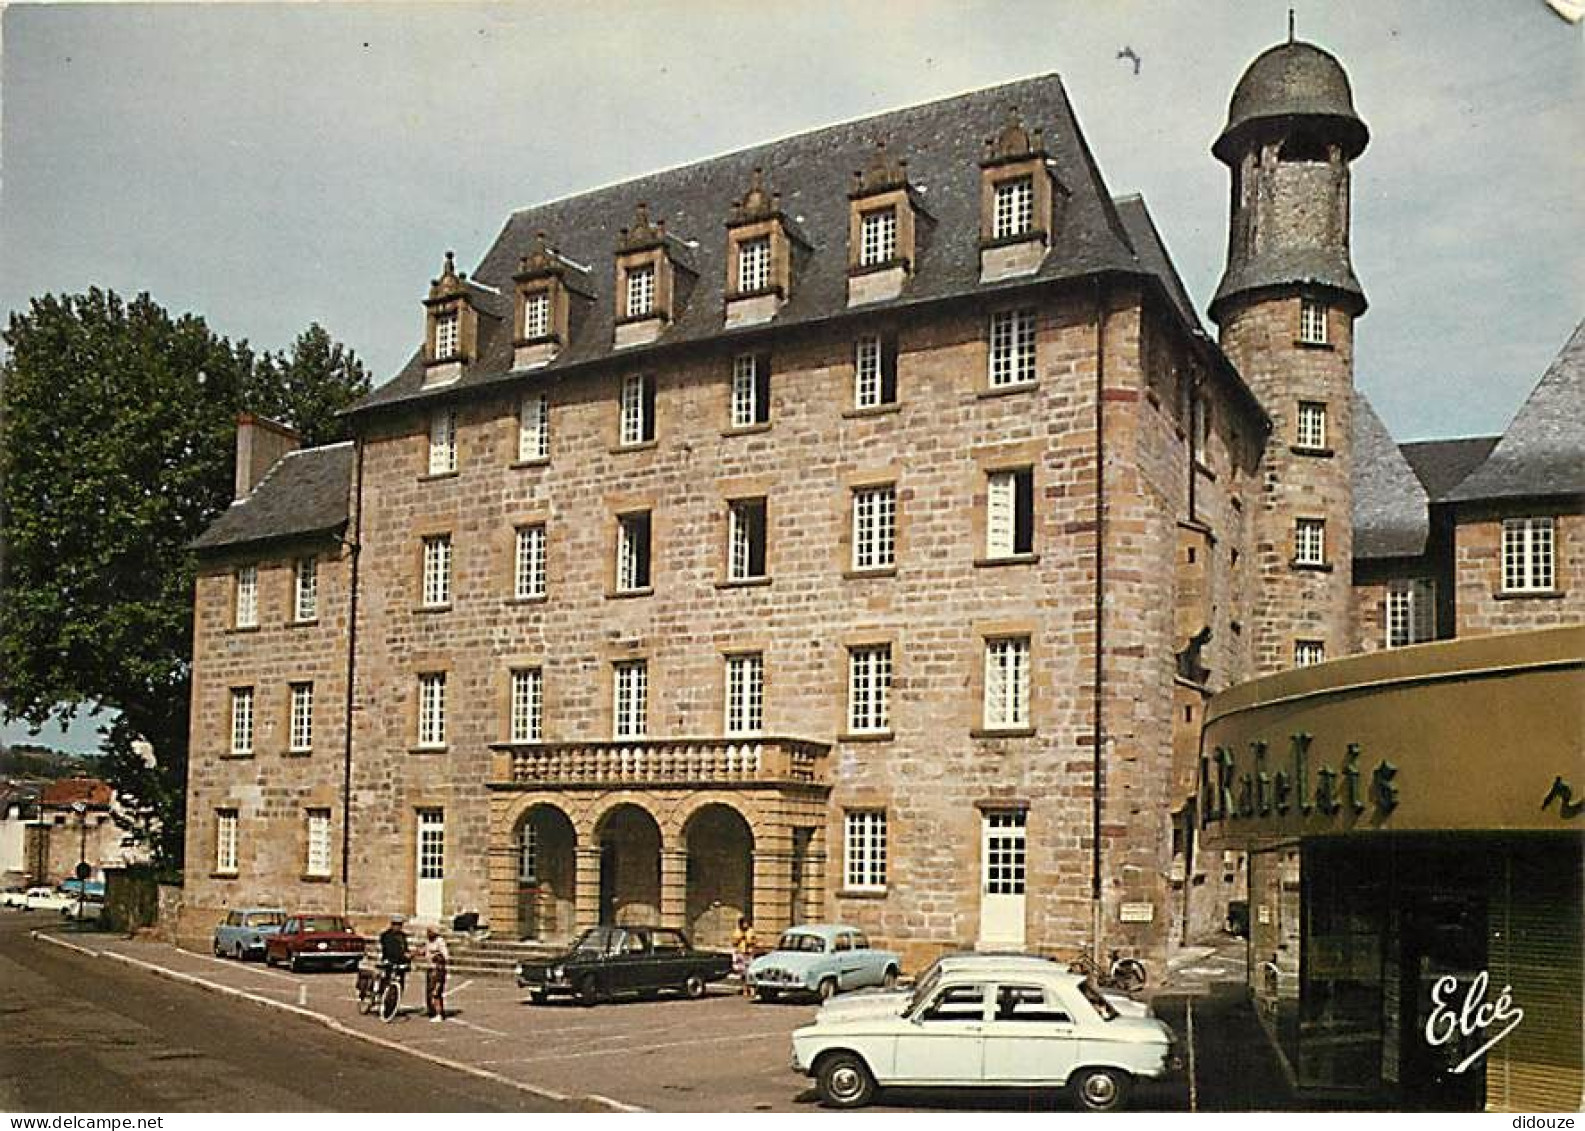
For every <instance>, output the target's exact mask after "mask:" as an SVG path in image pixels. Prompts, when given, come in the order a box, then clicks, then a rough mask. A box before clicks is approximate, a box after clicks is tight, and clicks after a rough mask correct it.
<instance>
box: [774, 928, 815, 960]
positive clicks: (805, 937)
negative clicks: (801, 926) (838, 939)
mask: <svg viewBox="0 0 1585 1131" xmlns="http://www.w3.org/2000/svg"><path fill="white" fill-rule="evenodd" d="M825 948H826V941H825V939H823V938H821V937H820V936H819V935H811V934H809V933H807V932H805V931H788V932H787V933H786V934H784V935H783V936H782V937H781V938H780V939H778V940H776V949H777V950H803V951H809V952H810V953H812V954H820V953H823V952H824V951H825Z"/></svg>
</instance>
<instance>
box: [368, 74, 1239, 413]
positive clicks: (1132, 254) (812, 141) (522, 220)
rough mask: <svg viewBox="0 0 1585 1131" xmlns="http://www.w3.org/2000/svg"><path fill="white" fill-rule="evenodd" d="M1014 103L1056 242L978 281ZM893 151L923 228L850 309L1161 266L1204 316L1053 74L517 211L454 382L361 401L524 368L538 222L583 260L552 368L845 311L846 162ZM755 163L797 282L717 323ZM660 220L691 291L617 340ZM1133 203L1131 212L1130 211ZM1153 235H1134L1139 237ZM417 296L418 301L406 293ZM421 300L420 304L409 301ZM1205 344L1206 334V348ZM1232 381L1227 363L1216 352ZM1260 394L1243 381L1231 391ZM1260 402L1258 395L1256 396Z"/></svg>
mask: <svg viewBox="0 0 1585 1131" xmlns="http://www.w3.org/2000/svg"><path fill="white" fill-rule="evenodd" d="M1011 107H1016V108H1017V112H1018V116H1019V118H1020V119H1021V121H1022V122H1023V124H1024V125H1025V126H1026V127H1027V128H1029V129H1031V130H1034V129H1040V130H1043V131H1044V144H1045V149H1046V151H1047V153H1048V167H1049V168H1050V169H1051V171H1052V172H1053V174H1054V175H1055V176H1056V178H1057V179H1058V181H1060V183H1061V184H1062V186H1063V188H1064V189H1065V190H1066V194H1067V195H1066V197H1065V203H1064V204H1062V205H1061V206H1060V207H1061V213H1060V220H1059V221H1058V224H1057V227H1056V230H1055V231H1054V232H1053V234H1052V239H1051V250H1050V252H1049V253H1048V254H1047V255H1046V258H1045V260H1044V262H1043V264H1042V265H1041V267H1040V269H1039V270H1038V271H1037V272H1036V273H1035V274H1033V275H1029V276H1023V277H1020V278H1016V279H1009V280H1007V281H1006V282H1004V283H1000V284H996V283H993V284H983V285H982V284H981V283H980V281H979V267H980V184H981V169H980V161H981V159H982V158H983V157H984V156H985V141H986V139H988V138H989V137H991V136H992V135H993V134H995V133H997V132H998V131H999V130H1000V129H1001V128H1002V127H1003V126H1004V125H1005V124H1006V123H1007V120H1008V114H1009V109H1010V108H1011ZM882 141H884V142H885V143H886V147H887V152H888V153H889V155H890V156H892V157H893V158H898V159H902V160H906V161H907V162H908V167H907V173H908V180H909V182H910V184H911V185H912V186H913V187H914V188H915V189H916V190H917V196H916V200H917V201H918V203H919V205H920V206H921V207H922V208H923V210H924V211H925V212H926V213H927V214H928V216H929V219H928V220H927V221H926V222H924V223H922V224H921V225H920V228H919V235H918V240H917V243H918V247H917V249H916V256H915V261H914V271H913V273H912V275H911V277H910V278H909V281H908V283H907V285H906V286H905V288H904V290H903V294H902V295H901V297H899V298H897V299H894V300H890V301H882V302H876V303H868V304H865V305H863V306H862V307H858V308H855V310H854V313H855V314H863V313H868V312H871V311H895V310H898V309H902V308H907V307H909V306H912V305H915V304H919V303H925V302H931V301H935V300H940V299H946V298H956V297H968V296H972V295H979V294H988V293H995V292H996V291H997V290H999V289H1003V288H1009V287H1018V286H1022V285H1026V284H1028V283H1030V282H1032V281H1034V282H1040V281H1051V280H1060V279H1078V278H1083V277H1087V276H1093V275H1096V274H1098V273H1126V274H1129V275H1133V276H1137V277H1142V278H1147V279H1155V280H1157V281H1158V282H1159V283H1160V284H1161V285H1162V286H1163V288H1164V289H1165V293H1166V295H1167V297H1168V301H1169V302H1171V303H1172V304H1173V305H1174V306H1175V307H1176V308H1177V309H1178V310H1179V312H1180V313H1182V314H1184V315H1185V316H1186V317H1187V319H1188V322H1189V325H1190V327H1191V330H1192V329H1197V328H1198V322H1197V320H1196V319H1195V318H1194V316H1193V307H1192V304H1190V303H1189V301H1188V298H1187V295H1186V294H1185V293H1184V291H1183V288H1182V284H1181V283H1180V282H1178V281H1177V278H1176V273H1175V272H1173V271H1172V269H1171V265H1170V263H1168V262H1167V259H1166V254H1165V252H1164V251H1163V250H1161V248H1160V241H1159V237H1158V236H1156V235H1155V232H1154V226H1153V225H1152V224H1150V222H1149V218H1148V216H1146V215H1144V209H1143V202H1142V201H1141V202H1138V203H1134V202H1133V201H1131V200H1130V201H1125V202H1121V214H1120V210H1119V205H1118V204H1114V202H1113V200H1112V198H1111V196H1110V194H1109V193H1108V191H1107V189H1106V186H1105V184H1104V182H1103V181H1102V178H1101V174H1100V171H1099V169H1098V168H1097V167H1096V164H1095V161H1094V158H1093V157H1092V156H1091V154H1090V152H1089V149H1088V147H1087V145H1086V144H1085V141H1084V138H1083V135H1082V134H1081V132H1080V129H1079V125H1078V121H1077V119H1076V118H1075V116H1074V113H1073V109H1072V107H1071V105H1070V104H1069V102H1068V97H1067V93H1066V92H1065V90H1064V89H1063V86H1062V82H1061V80H1060V79H1059V78H1058V77H1057V76H1056V75H1043V76H1039V77H1036V78H1031V79H1025V80H1021V81H1019V82H1014V83H1010V84H1007V85H1004V86H999V87H992V88H989V89H986V90H979V91H974V92H971V93H968V94H963V95H958V96H956V97H952V98H947V99H943V100H941V101H938V102H931V103H926V104H924V105H921V106H914V107H909V108H907V109H903V110H897V111H892V112H889V113H885V114H880V115H877V116H874V117H870V118H864V119H861V120H858V121H854V122H847V123H843V124H840V125H835V126H829V127H826V128H823V129H818V130H814V131H811V132H809V133H804V134H798V135H796V136H793V137H789V138H784V139H782V140H780V141H773V142H768V143H765V144H762V145H756V146H753V147H751V148H748V149H744V150H740V151H738V152H735V153H730V154H726V155H725V156H720V157H713V158H710V159H708V160H705V161H701V162H698V163H695V164H692V165H685V166H682V167H679V168H675V169H670V170H666V171H664V172H659V173H653V174H650V175H648V176H644V177H640V178H638V179H636V180H631V181H627V182H624V183H622V184H617V185H612V186H608V187H605V188H599V189H595V190H593V191H590V192H586V193H580V194H578V195H576V196H571V197H566V198H564V199H561V200H556V201H552V202H550V203H547V204H541V205H537V206H535V207H532V208H528V209H524V210H521V211H518V212H515V213H514V214H513V215H512V216H511V217H510V218H509V219H508V220H507V222H506V226H505V227H504V228H503V229H502V231H501V233H500V235H499V236H497V238H496V240H495V243H494V245H493V246H492V247H491V248H490V250H489V251H488V253H486V255H485V256H484V259H483V260H482V261H481V262H480V263H479V264H478V266H477V269H476V270H475V271H474V273H473V279H474V281H476V282H479V283H481V284H483V285H484V286H485V287H487V288H489V289H486V290H475V291H474V298H475V300H476V306H477V307H478V308H479V309H480V311H481V315H489V316H490V317H483V316H481V318H480V320H479V323H480V324H479V336H480V340H479V347H478V354H477V356H476V358H475V360H473V361H472V362H470V363H469V364H468V365H467V367H466V371H465V372H464V374H463V376H462V377H461V378H460V379H459V380H457V381H456V382H453V383H450V384H448V385H444V386H437V387H434V388H432V389H428V390H426V389H424V388H423V379H424V365H423V358H422V351H421V350H420V351H415V353H414V355H413V357H412V358H411V359H410V360H409V361H408V363H407V365H406V366H405V367H403V369H402V370H401V371H400V372H399V373H398V374H397V375H396V377H394V378H393V379H392V380H391V381H390V382H388V383H386V384H385V385H382V386H381V387H380V388H378V389H375V390H374V391H373V392H372V393H370V394H369V395H368V396H367V397H366V398H365V399H364V400H363V401H362V402H361V403H360V404H359V405H358V406H357V407H356V408H354V409H353V410H352V411H353V412H354V413H359V412H363V411H366V410H369V409H374V408H378V407H382V406H388V405H395V404H401V403H403V402H412V401H416V400H418V399H421V398H424V397H426V396H428V395H430V394H435V395H444V396H450V395H455V394H456V393H457V392H458V391H465V390H467V389H469V388H478V387H483V386H488V385H492V384H496V383H498V382H502V381H508V380H512V379H514V378H521V377H523V376H525V375H526V374H525V373H523V372H521V371H519V372H518V373H515V374H514V373H513V371H512V344H511V337H512V331H513V310H512V302H513V283H512V275H513V273H514V272H516V271H517V269H518V264H519V261H520V259H521V258H522V257H523V256H524V255H526V254H528V253H529V251H530V249H531V248H532V247H533V245H534V242H535V234H536V233H537V232H539V231H544V232H545V233H546V237H547V242H548V243H549V244H550V245H551V246H552V247H554V248H555V249H556V251H557V252H558V253H559V254H560V255H561V256H562V258H563V259H565V260H567V261H570V262H571V263H573V264H576V265H578V266H580V267H584V268H587V269H588V270H587V271H586V272H585V271H580V270H569V271H568V273H567V279H568V282H569V285H571V286H573V287H574V288H576V289H578V290H581V291H583V292H585V293H587V294H590V295H592V296H594V297H593V301H592V302H591V303H590V304H589V305H588V309H587V310H586V312H585V314H584V317H583V320H582V324H581V325H579V326H577V327H576V328H575V330H574V333H573V335H572V341H571V342H569V343H568V344H567V346H566V348H565V349H563V351H562V352H561V353H560V355H558V356H557V358H556V359H555V360H554V361H553V362H551V363H550V364H549V365H548V366H546V367H544V369H543V370H540V371H538V372H543V373H545V374H547V375H548V374H554V373H556V372H558V371H562V370H566V369H568V368H571V367H574V366H577V365H579V364H581V363H586V362H592V361H599V360H602V359H606V358H611V357H614V356H618V355H620V356H622V357H644V356H646V355H648V354H649V353H651V352H652V351H653V350H656V349H664V348H665V347H666V346H668V345H671V344H675V343H684V342H686V343H703V342H706V341H710V340H715V339H730V338H733V337H736V336H738V335H741V334H746V333H756V332H759V333H762V332H763V331H764V330H765V329H766V328H767V326H769V327H789V326H798V325H807V324H813V323H816V322H820V321H823V320H825V319H828V318H832V317H835V316H840V315H845V314H846V313H848V306H847V280H848V275H847V268H848V211H849V199H848V192H849V190H850V188H851V187H852V176H853V173H854V172H855V171H856V170H859V169H862V168H864V167H865V166H866V164H867V163H868V162H869V160H870V158H871V156H872V155H873V153H874V151H875V147H876V144H877V142H882ZM756 167H762V168H763V169H764V180H765V186H766V188H767V189H768V190H770V191H772V192H775V193H778V194H779V195H780V198H781V200H780V206H781V209H782V211H783V212H784V213H785V215H786V217H787V218H788V220H789V222H790V224H791V225H792V227H793V228H794V230H795V231H796V232H797V233H798V235H799V236H800V238H801V239H802V240H804V241H806V242H807V243H808V245H809V251H808V253H807V254H806V255H805V256H803V257H802V258H795V267H794V271H795V276H794V282H793V286H792V292H791V294H790V296H789V297H788V300H787V302H786V303H785V305H784V306H783V307H782V308H781V309H780V311H778V313H777V314H776V316H775V318H774V319H772V320H771V321H770V322H769V323H768V324H767V323H761V324H757V325H755V326H752V327H743V328H741V329H733V330H727V329H725V328H724V325H723V307H724V300H725V293H724V292H725V283H726V256H727V254H728V250H729V247H728V243H729V241H728V233H727V229H726V221H727V218H728V214H729V212H730V209H731V207H732V205H733V203H734V201H735V200H736V199H738V198H740V197H741V196H742V195H743V193H744V192H745V191H747V189H748V187H749V185H750V178H751V176H752V172H753V170H754V169H755V168H756ZM640 202H643V203H645V204H646V205H647V206H648V211H649V215H650V216H651V217H653V218H654V219H656V220H665V222H666V231H667V233H668V235H669V236H673V237H676V239H675V240H673V241H672V244H671V249H672V251H673V253H674V255H676V256H677V257H678V258H679V259H680V260H681V261H682V262H683V263H685V264H687V265H689V266H690V267H691V268H692V269H693V270H694V271H695V272H696V273H697V280H696V282H695V285H694V288H693V292H692V294H691V295H690V296H689V298H688V300H687V303H686V305H685V306H684V308H683V309H682V311H681V313H680V315H679V316H678V317H677V319H676V321H675V322H674V323H672V324H670V325H668V326H667V328H666V329H665V331H664V332H663V333H662V334H661V337H660V339H659V341H658V342H656V343H654V344H651V345H647V346H636V347H632V348H628V349H624V350H621V351H617V350H615V349H614V348H613V345H612V333H613V327H612V323H613V317H614V314H615V310H614V307H615V303H614V300H613V295H612V289H613V287H614V285H615V261H616V251H617V242H618V238H619V232H620V230H621V229H622V228H624V227H629V226H631V225H632V224H633V223H634V214H635V209H636V207H637V205H638V204H639V203H640ZM1125 217H1126V219H1125ZM1141 240H1144V241H1145V242H1147V243H1149V244H1151V245H1153V246H1147V247H1144V248H1140V247H1139V246H1138V245H1139V242H1140V241H1141ZM415 306H416V304H415ZM415 314H416V311H415ZM1212 348H1213V350H1214V348H1215V347H1214V346H1212ZM1223 369H1224V372H1225V373H1226V374H1228V375H1229V376H1230V378H1231V380H1232V381H1233V382H1234V383H1235V385H1241V382H1239V379H1238V378H1237V377H1236V375H1233V371H1232V370H1231V367H1227V366H1223ZM1239 391H1240V392H1241V393H1242V394H1243V395H1244V396H1245V399H1247V400H1248V402H1249V403H1250V404H1251V405H1252V406H1254V405H1256V403H1257V402H1255V400H1254V398H1253V396H1251V395H1249V394H1248V393H1247V389H1243V388H1240V390H1239ZM1257 411H1258V409H1257Z"/></svg>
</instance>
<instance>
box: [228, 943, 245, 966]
mask: <svg viewBox="0 0 1585 1131" xmlns="http://www.w3.org/2000/svg"><path fill="white" fill-rule="evenodd" d="M231 957H233V958H235V959H236V960H237V961H238V962H246V961H247V960H248V952H247V951H246V950H244V949H242V944H241V943H238V944H237V949H236V953H235V954H233V955H232V956H231Z"/></svg>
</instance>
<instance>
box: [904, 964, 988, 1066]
mask: <svg viewBox="0 0 1585 1131" xmlns="http://www.w3.org/2000/svg"><path fill="white" fill-rule="evenodd" d="M985 989H986V987H985V986H984V985H981V984H979V983H970V984H958V985H949V986H943V987H942V988H941V989H939V990H937V991H936V996H935V997H934V998H933V999H932V1000H931V1001H930V1003H929V1004H928V1005H925V1006H923V1007H922V1008H921V1009H920V1010H919V1012H918V1013H917V1014H916V1015H914V1016H913V1017H912V1018H910V1023H909V1024H908V1025H905V1026H903V1029H904V1032H902V1033H899V1034H898V1036H897V1045H896V1048H897V1054H896V1055H897V1059H896V1062H895V1064H894V1066H893V1071H892V1074H891V1075H890V1076H889V1077H886V1082H888V1083H904V1082H906V1081H910V1080H911V1081H917V1082H921V1083H928V1084H954V1083H955V1084H978V1083H979V1082H980V1074H981V1072H982V1071H983V1063H982V1057H983V1036H984V1031H985V998H986V994H985Z"/></svg>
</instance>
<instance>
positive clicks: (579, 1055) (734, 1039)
mask: <svg viewBox="0 0 1585 1131" xmlns="http://www.w3.org/2000/svg"><path fill="white" fill-rule="evenodd" d="M772 1038H774V1039H775V1040H779V1041H785V1040H786V1039H787V1034H786V1033H749V1034H734V1035H732V1036H727V1037H705V1038H702V1039H700V1040H695V1041H664V1042H662V1043H661V1044H658V1045H657V1044H645V1045H643V1046H642V1047H643V1051H644V1052H653V1051H655V1050H657V1049H678V1048H688V1047H692V1046H694V1045H719V1044H722V1043H727V1042H730V1043H734V1044H740V1043H742V1042H743V1041H756V1040H758V1041H764V1040H770V1039H772ZM629 1051H631V1050H629V1049H586V1050H584V1051H582V1052H563V1053H557V1054H556V1055H554V1056H523V1057H516V1058H514V1059H512V1060H481V1061H480V1062H479V1063H480V1064H545V1063H547V1062H549V1061H552V1060H582V1059H584V1058H586V1057H591V1056H610V1055H612V1054H613V1053H624V1052H629Z"/></svg>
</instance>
